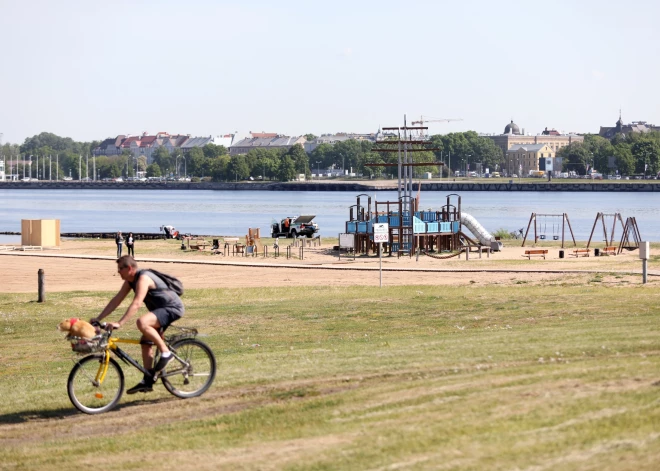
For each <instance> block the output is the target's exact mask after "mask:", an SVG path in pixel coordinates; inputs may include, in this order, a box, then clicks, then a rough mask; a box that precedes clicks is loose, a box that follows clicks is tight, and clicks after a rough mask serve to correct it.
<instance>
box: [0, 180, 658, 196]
mask: <svg viewBox="0 0 660 471" xmlns="http://www.w3.org/2000/svg"><path fill="white" fill-rule="evenodd" d="M482 180H484V181H447V180H432V181H423V180H422V181H418V182H413V191H417V188H418V185H420V184H421V190H422V191H443V192H446V191H449V192H468V191H513V192H521V191H523V192H524V191H547V192H632V193H648V192H660V183H646V182H630V181H625V182H622V181H620V180H619V181H613V182H610V181H609V180H605V181H597V182H594V181H579V180H578V181H571V182H563V181H561V182H560V181H556V180H553V181H550V182H548V181H539V182H516V181H515V180H510V179H506V178H503V179H497V180H498V181H491V180H493V179H482ZM486 180H487V181H486ZM653 181H654V182H655V181H657V180H653ZM1 189H8V190H74V189H75V190H193V191H197V190H207V191H209V190H210V191H359V192H366V191H396V189H397V182H396V181H393V180H373V181H369V180H367V181H354V182H351V181H343V180H333V181H310V182H198V183H192V182H157V183H156V182H77V181H70V182H53V181H36V182H0V190H1Z"/></svg>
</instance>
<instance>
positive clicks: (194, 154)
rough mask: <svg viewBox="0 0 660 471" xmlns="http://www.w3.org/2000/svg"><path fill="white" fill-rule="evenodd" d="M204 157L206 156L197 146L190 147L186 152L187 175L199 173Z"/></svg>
mask: <svg viewBox="0 0 660 471" xmlns="http://www.w3.org/2000/svg"><path fill="white" fill-rule="evenodd" d="M206 159H207V157H206V156H205V155H204V151H203V150H202V149H200V148H199V147H193V148H192V149H190V150H189V151H188V153H187V154H186V165H187V167H188V169H187V172H188V175H201V173H202V169H203V167H204V162H205V161H206Z"/></svg>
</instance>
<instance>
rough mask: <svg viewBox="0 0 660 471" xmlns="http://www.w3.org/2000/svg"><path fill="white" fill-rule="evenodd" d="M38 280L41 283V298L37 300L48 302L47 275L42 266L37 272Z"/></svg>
mask: <svg viewBox="0 0 660 471" xmlns="http://www.w3.org/2000/svg"><path fill="white" fill-rule="evenodd" d="M37 280H38V285H39V298H38V300H37V302H39V303H45V302H46V275H45V273H44V269H43V268H40V269H39V271H38V272H37Z"/></svg>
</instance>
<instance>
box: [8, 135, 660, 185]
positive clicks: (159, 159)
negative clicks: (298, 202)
mask: <svg viewBox="0 0 660 471" xmlns="http://www.w3.org/2000/svg"><path fill="white" fill-rule="evenodd" d="M307 137H308V139H309V140H312V139H314V138H315V136H314V135H312V134H309V135H307ZM100 142H101V141H92V142H76V141H74V140H72V139H71V138H68V137H59V136H57V135H55V134H52V133H45V132H44V133H41V134H38V135H36V136H33V137H30V138H27V139H26V140H25V142H24V143H23V144H22V145H16V144H9V143H7V144H5V145H3V146H2V148H1V150H0V152H1V153H2V157H3V158H4V159H5V160H11V161H19V165H18V166H14V167H13V168H12V169H11V171H12V172H13V173H17V174H18V175H23V168H22V167H23V164H22V163H21V162H23V161H25V162H26V163H25V164H24V166H25V167H26V168H25V170H26V172H25V174H26V175H28V176H32V177H35V178H42V179H43V178H46V179H49V178H50V179H54V178H55V177H56V175H58V174H59V177H60V179H61V178H63V177H65V176H71V177H72V178H74V179H76V180H77V179H79V178H85V177H87V176H89V177H90V178H91V179H93V178H94V171H96V178H97V179H103V178H117V177H120V176H122V177H132V176H135V175H136V171H139V172H145V173H146V176H149V177H158V176H170V175H175V176H179V175H188V176H193V177H194V178H195V179H202V178H204V179H206V180H212V181H238V180H244V179H247V178H249V177H253V178H258V177H261V178H263V179H265V180H276V181H290V180H294V179H296V178H297V177H298V175H300V174H304V175H305V176H306V177H307V178H309V177H310V176H311V175H312V174H317V173H321V174H326V173H333V174H335V175H339V174H344V173H355V174H358V175H363V176H366V177H371V176H373V177H378V178H397V176H398V169H397V167H396V166H373V165H369V164H388V163H389V164H395V163H397V161H398V153H397V152H380V151H379V150H381V149H385V148H388V146H389V148H390V149H396V146H395V145H394V144H389V145H388V143H387V141H379V142H377V143H373V142H371V141H366V140H354V139H351V140H346V141H342V142H337V143H336V144H333V145H330V144H321V145H319V146H318V147H316V148H315V149H314V150H313V151H312V152H311V153H309V154H307V153H306V152H305V150H304V149H303V147H302V146H300V145H296V146H293V147H291V148H290V149H288V150H287V149H260V148H257V149H252V150H250V151H249V152H248V153H247V154H244V155H237V156H233V157H230V156H229V152H228V149H226V148H225V147H223V146H218V145H214V144H208V145H206V146H204V147H201V148H200V147H194V148H192V149H190V150H188V151H187V152H186V153H185V154H184V153H183V151H182V150H181V149H178V148H177V149H174V151H173V152H172V153H169V152H168V150H167V149H166V148H164V147H159V148H157V149H156V150H155V151H154V153H153V154H152V163H150V164H149V165H147V161H146V157H144V156H140V157H138V158H137V159H136V158H134V157H133V155H132V154H131V152H130V151H129V150H128V149H125V150H124V151H123V153H122V154H121V155H116V156H97V157H96V158H95V159H93V158H92V157H91V155H92V151H93V150H94V149H95V148H96V147H98V145H99V144H100ZM414 147H417V148H418V149H419V150H420V151H419V152H413V153H411V157H412V159H413V161H414V162H429V163H432V164H431V165H429V166H424V167H414V172H415V176H416V177H419V176H421V175H422V174H423V173H424V172H431V173H433V174H434V175H442V176H445V177H446V176H449V175H452V174H453V171H455V170H485V169H486V168H489V169H490V170H491V171H497V170H499V169H501V168H502V166H503V164H504V160H505V156H504V153H503V152H502V150H501V149H500V148H499V147H497V146H496V145H495V144H494V143H493V141H492V140H491V139H489V138H487V137H484V136H479V135H478V134H477V133H476V132H474V131H467V132H460V133H451V134H446V135H434V136H430V137H429V140H428V145H427V146H414ZM429 147H430V148H433V149H435V150H433V151H424V150H423V148H429ZM557 157H562V158H563V168H564V170H565V171H569V170H572V171H575V172H576V173H580V174H585V173H587V171H588V169H589V168H596V169H598V170H599V171H601V172H603V173H604V172H605V171H606V170H607V169H608V164H609V161H610V160H613V161H614V164H615V166H616V169H617V170H618V171H619V173H620V174H623V175H633V174H640V175H641V174H645V175H655V174H657V173H658V172H659V171H660V133H657V132H650V133H646V134H629V135H627V136H623V135H617V136H615V137H614V138H613V139H612V140H611V141H610V140H608V139H605V138H602V137H600V136H596V135H586V136H585V139H584V142H583V143H572V144H570V145H569V146H566V147H563V148H562V149H560V150H559V151H557ZM611 158H613V159H611ZM28 161H31V162H32V164H31V165H30V164H29V163H27V162H28ZM437 163H443V164H444V165H442V166H439V165H437ZM44 168H45V174H44ZM9 170H10V169H9V165H7V168H6V172H7V173H8V172H9Z"/></svg>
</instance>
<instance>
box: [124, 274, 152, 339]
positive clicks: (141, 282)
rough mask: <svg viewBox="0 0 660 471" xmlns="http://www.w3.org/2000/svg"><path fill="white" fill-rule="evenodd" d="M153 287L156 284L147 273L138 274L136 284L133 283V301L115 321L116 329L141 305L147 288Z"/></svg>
mask: <svg viewBox="0 0 660 471" xmlns="http://www.w3.org/2000/svg"><path fill="white" fill-rule="evenodd" d="M155 287H156V284H155V283H154V281H153V280H152V279H151V278H149V277H148V276H147V275H142V276H140V278H139V279H138V281H137V284H136V285H135V297H133V301H132V302H131V304H130V306H128V309H126V312H125V313H124V315H123V316H121V319H119V322H117V323H116V324H117V325H116V326H115V328H117V329H118V328H119V327H121V326H122V325H124V324H125V323H126V322H128V321H129V320H130V318H131V317H133V315H134V314H135V313H136V312H137V311H138V309H140V306H141V305H142V302H143V301H144V297H145V296H146V295H147V292H148V291H149V288H155ZM129 289H130V287H129Z"/></svg>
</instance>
